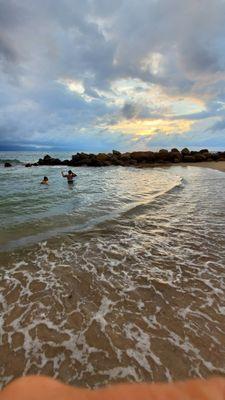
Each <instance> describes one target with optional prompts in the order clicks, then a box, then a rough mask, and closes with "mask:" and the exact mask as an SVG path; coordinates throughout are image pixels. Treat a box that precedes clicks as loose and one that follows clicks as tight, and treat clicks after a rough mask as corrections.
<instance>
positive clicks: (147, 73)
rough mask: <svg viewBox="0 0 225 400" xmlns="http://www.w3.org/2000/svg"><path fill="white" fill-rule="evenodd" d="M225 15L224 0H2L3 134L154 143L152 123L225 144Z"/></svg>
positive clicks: (34, 139)
mask: <svg viewBox="0 0 225 400" xmlns="http://www.w3.org/2000/svg"><path fill="white" fill-rule="evenodd" d="M224 15H225V2H224V1H223V0H215V1H214V2H212V1H211V0H198V1H196V0H190V1H189V2H180V0H167V1H165V0H142V1H141V2H140V1H139V0H132V1H129V0H123V1H119V0H115V1H114V2H111V1H109V0H77V1H76V2H75V3H74V1H72V0H57V1H53V0H45V1H44V0H40V1H38V2H37V1H35V0H29V1H28V0H20V1H19V2H15V1H14V0H1V2H0V143H1V144H2V143H4V142H7V141H8V142H10V141H11V143H12V144H13V143H24V144H25V143H28V142H29V143H31V144H32V143H33V144H34V145H35V144H36V145H40V144H41V143H43V144H45V145H54V146H56V145H57V146H60V145H61V146H62V143H63V142H65V143H68V145H69V143H73V145H74V146H76V143H77V145H79V146H81V144H82V143H85V144H84V146H87V147H88V146H89V150H90V151H91V150H92V148H93V147H95V148H96V149H97V148H98V147H99V149H100V148H103V147H104V148H107V146H108V148H109V150H110V146H114V147H116V145H118V147H121V148H122V147H124V146H128V147H129V146H131V147H132V146H133V147H135V146H140V143H141V141H142V140H143V142H142V143H143V147H145V146H146V144H147V145H148V144H149V145H150V144H151V140H153V138H152V139H151V140H150V142H147V139H146V137H145V138H144V137H142V133H143V132H144V133H143V134H144V135H146V126H149V132H152V133H153V134H154V135H153V136H154V140H156V138H157V137H159V138H160V142H163V138H164V140H165V143H168V136H167V134H168V129H169V131H170V139H169V140H170V141H171V140H174V141H175V142H177V139H176V138H177V137H179V140H181V141H182V140H183V141H185V140H186V138H188V140H189V141H190V143H194V142H198V140H200V138H201V140H200V141H202V140H204V137H205V136H204V135H205V133H204V132H206V130H207V128H210V130H208V133H207V135H212V137H213V135H214V140H215V137H216V136H215V135H217V137H218V140H219V141H220V142H221V145H224V141H223V138H222V136H221V134H220V133H219V130H220V129H223V126H222V125H220V123H219V121H218V120H212V119H213V118H221V117H222V113H223V107H224V103H225V99H224V84H225V83H224V81H225V73H224V71H225V44H224V35H225V21H224ZM198 122H199V123H198ZM131 123H133V125H132V127H131ZM196 124H197V126H198V127H199V129H202V131H201V130H200V131H197V130H196V129H195V126H196ZM221 124H222V123H221ZM128 125H129V127H130V128H131V129H127V126H128ZM182 126H183V127H184V126H185V129H182ZM172 127H173V128H172ZM116 128H118V129H116ZM173 129H174V133H173V132H172V131H173ZM176 135H178V136H176ZM137 137H138V143H137V141H136V142H135V140H136V139H135V138H137ZM172 138H173V139H172ZM133 139H135V140H133ZM207 140H208V142H207V143H209V141H210V136H209V138H208V137H207Z"/></svg>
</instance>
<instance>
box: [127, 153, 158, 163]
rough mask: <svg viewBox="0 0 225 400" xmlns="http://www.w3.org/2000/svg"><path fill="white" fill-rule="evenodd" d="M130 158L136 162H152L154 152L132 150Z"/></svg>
mask: <svg viewBox="0 0 225 400" xmlns="http://www.w3.org/2000/svg"><path fill="white" fill-rule="evenodd" d="M130 158H131V159H132V160H135V161H137V163H153V162H154V161H155V154H154V153H153V152H152V151H134V152H132V153H130Z"/></svg>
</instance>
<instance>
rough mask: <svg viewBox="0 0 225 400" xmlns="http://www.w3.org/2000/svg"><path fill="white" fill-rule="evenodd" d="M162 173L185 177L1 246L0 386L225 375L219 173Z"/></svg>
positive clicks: (223, 217)
mask: <svg viewBox="0 0 225 400" xmlns="http://www.w3.org/2000/svg"><path fill="white" fill-rule="evenodd" d="M160 173H162V174H163V173H164V171H163V170H162V171H161V172H160ZM165 173H167V172H166V171H165ZM169 173H170V174H171V175H174V176H176V177H177V176H181V177H183V183H182V184H181V185H180V186H177V187H175V188H174V189H172V190H170V191H167V192H165V193H164V194H163V195H159V196H156V197H155V198H152V199H151V202H149V201H146V202H145V204H140V203H139V204H136V207H134V208H133V207H132V208H129V209H126V210H124V211H125V212H122V213H120V214H119V215H118V216H116V217H114V218H113V219H109V220H107V221H103V222H101V223H98V224H97V225H95V226H92V227H90V228H89V230H88V229H87V230H86V231H82V232H71V233H70V234H67V235H66V236H63V237H58V238H50V239H48V240H47V241H42V242H41V243H39V244H35V245H32V246H30V247H27V248H18V249H16V250H14V252H11V253H6V252H5V253H2V256H3V257H2V258H3V263H2V269H1V275H2V281H1V305H0V307H1V323H2V343H1V362H0V368H1V369H0V371H1V377H2V379H1V380H2V385H4V384H5V383H6V382H8V381H10V380H11V379H12V378H14V377H16V376H20V375H22V374H28V373H29V374H31V373H42V374H47V375H50V376H55V377H59V378H60V379H62V380H63V381H64V382H68V383H71V384H76V385H82V386H88V387H96V386H100V385H104V384H107V383H109V382H118V381H159V380H167V381H168V380H174V379H183V378H188V377H194V376H199V377H206V376H209V375H212V374H213V375H215V374H217V375H224V373H225V362H224V359H225V357H224V343H225V334H224V324H225V300H224V290H225V270H224V264H225V263H224V261H225V250H224V249H225V246H224V244H225V233H224V223H225V210H224V196H225V175H223V174H222V173H219V172H217V171H211V170H202V169H200V168H185V169H182V168H181V167H174V168H172V169H171V170H170V172H169ZM131 174H132V172H131Z"/></svg>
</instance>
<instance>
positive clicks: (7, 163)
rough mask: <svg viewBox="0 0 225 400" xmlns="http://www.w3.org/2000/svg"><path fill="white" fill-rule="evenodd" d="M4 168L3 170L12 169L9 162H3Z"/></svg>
mask: <svg viewBox="0 0 225 400" xmlns="http://www.w3.org/2000/svg"><path fill="white" fill-rule="evenodd" d="M4 166H5V168H9V167H12V164H10V163H9V162H5V164H4Z"/></svg>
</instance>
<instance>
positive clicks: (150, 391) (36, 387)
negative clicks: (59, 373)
mask: <svg viewBox="0 0 225 400" xmlns="http://www.w3.org/2000/svg"><path fill="white" fill-rule="evenodd" d="M28 399H29V400H40V399H45V400H78V399H79V400H118V399H121V400H225V379H224V378H213V379H209V380H206V381H204V380H190V381H186V382H178V383H171V384H160V383H158V384H122V385H114V386H111V387H107V388H104V389H98V390H88V389H79V388H74V387H72V386H68V385H64V384H62V383H61V382H59V381H56V380H54V379H51V378H47V377H38V376H36V377H34V376H31V377H26V378H20V379H18V380H16V381H14V382H12V383H11V384H9V385H8V386H7V387H6V388H5V389H4V390H3V391H2V392H1V394H0V400H28Z"/></svg>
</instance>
